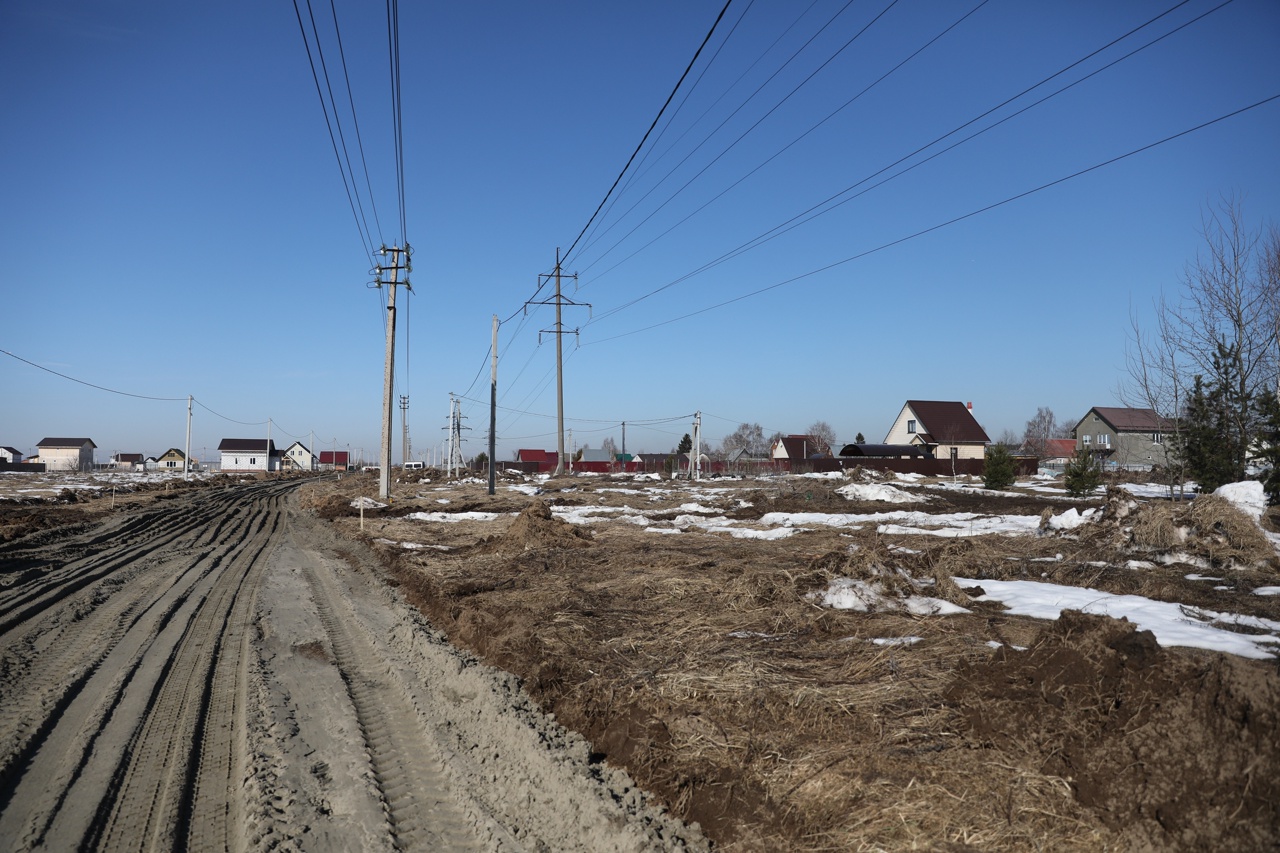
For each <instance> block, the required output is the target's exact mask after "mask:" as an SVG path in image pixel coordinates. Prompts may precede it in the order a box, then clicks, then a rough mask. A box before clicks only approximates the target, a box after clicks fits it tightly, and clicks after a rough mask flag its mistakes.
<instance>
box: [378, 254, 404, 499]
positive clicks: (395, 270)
mask: <svg viewBox="0 0 1280 853" xmlns="http://www.w3.org/2000/svg"><path fill="white" fill-rule="evenodd" d="M378 251H379V253H380V254H381V255H382V256H383V257H386V256H387V255H390V256H391V263H390V264H378V265H377V266H376V267H374V274H375V275H376V278H375V279H374V286H375V287H382V286H383V285H386V286H387V287H388V290H387V360H386V364H385V365H384V366H383V368H382V453H381V455H380V457H379V467H380V468H381V472H380V473H379V475H378V496H379V497H380V498H382V499H383V500H387V499H388V498H390V497H391V417H392V416H391V407H392V403H393V397H394V396H395V356H396V287H397V286H403V287H407V288H408V289H409V292H410V293H412V292H413V287H412V286H410V284H409V273H410V272H411V271H412V269H413V267H412V266H411V265H410V263H409V256H410V253H411V252H412V250H411V249H410V248H409V244H408V243H405V244H404V248H403V249H401V248H399V247H398V246H392V247H391V248H390V249H388V248H387V247H386V246H383V247H382V248H381V249H379V250H378ZM402 260H403V261H404V263H401V261H402ZM402 271H403V272H404V278H403V279H401V278H400V273H401V272H402ZM387 273H390V274H391V277H390V280H388V281H384V280H383V276H384V275H386V274H387Z"/></svg>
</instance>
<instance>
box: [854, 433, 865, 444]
mask: <svg viewBox="0 0 1280 853" xmlns="http://www.w3.org/2000/svg"><path fill="white" fill-rule="evenodd" d="M853 443H854V444H866V443H867V439H866V437H865V436H863V434H862V433H858V434H857V435H856V436H854V437H853Z"/></svg>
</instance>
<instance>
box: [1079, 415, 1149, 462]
mask: <svg viewBox="0 0 1280 853" xmlns="http://www.w3.org/2000/svg"><path fill="white" fill-rule="evenodd" d="M1173 427H1174V424H1173V422H1172V421H1170V420H1169V419H1168V418H1162V417H1160V416H1159V415H1158V414H1156V412H1155V410H1154V409H1128V408H1119V407H1112V406H1094V407H1093V408H1092V409H1090V410H1089V411H1088V412H1087V413H1086V414H1085V416H1084V417H1083V418H1081V419H1080V422H1079V423H1077V424H1076V428H1075V429H1073V430H1072V431H1071V434H1072V435H1073V436H1074V437H1075V440H1076V447H1077V448H1078V449H1088V450H1090V451H1091V452H1092V453H1093V454H1094V455H1096V456H1099V457H1101V458H1102V460H1103V461H1104V462H1106V463H1107V464H1108V465H1115V466H1117V467H1120V468H1131V469H1149V468H1151V467H1152V466H1153V465H1163V464H1165V456H1166V454H1167V453H1168V444H1167V443H1166V442H1165V437H1164V434H1165V433H1166V432H1172V431H1173Z"/></svg>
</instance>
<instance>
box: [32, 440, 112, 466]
mask: <svg viewBox="0 0 1280 853" xmlns="http://www.w3.org/2000/svg"><path fill="white" fill-rule="evenodd" d="M97 446H98V445H96V444H94V443H93V440H92V439H89V438H46V439H43V440H42V441H41V442H40V443H39V444H37V445H36V449H37V451H38V453H39V456H40V461H41V462H43V463H44V470H46V471H92V470H93V451H94V450H95V449H96V448H97Z"/></svg>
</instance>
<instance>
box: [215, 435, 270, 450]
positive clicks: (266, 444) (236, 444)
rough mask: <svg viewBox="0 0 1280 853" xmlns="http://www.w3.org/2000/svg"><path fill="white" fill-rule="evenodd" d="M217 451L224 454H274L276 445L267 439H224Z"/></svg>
mask: <svg viewBox="0 0 1280 853" xmlns="http://www.w3.org/2000/svg"><path fill="white" fill-rule="evenodd" d="M218 449H219V450H221V451H223V452H224V453H262V452H263V451H268V452H270V453H275V452H276V443H275V440H274V439H269V438H224V439H222V443H221V444H219V445H218Z"/></svg>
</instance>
